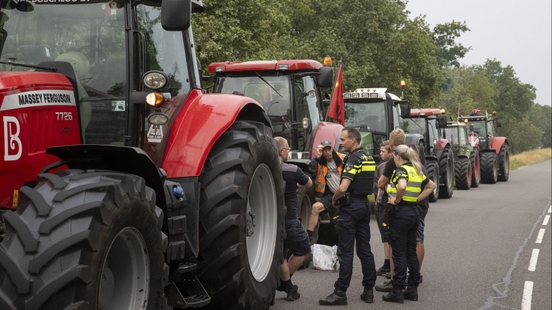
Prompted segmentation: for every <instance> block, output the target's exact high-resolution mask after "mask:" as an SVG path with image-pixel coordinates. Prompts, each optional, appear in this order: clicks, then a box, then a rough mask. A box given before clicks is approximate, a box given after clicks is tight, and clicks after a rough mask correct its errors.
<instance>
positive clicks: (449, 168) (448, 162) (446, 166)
mask: <svg viewBox="0 0 552 310" xmlns="http://www.w3.org/2000/svg"><path fill="white" fill-rule="evenodd" d="M439 172H440V176H439V178H440V181H441V182H442V185H440V186H439V185H437V186H438V187H439V198H450V197H452V193H453V191H454V158H453V154H452V151H451V149H450V146H447V147H445V149H444V150H443V153H442V154H441V157H440V158H439Z"/></svg>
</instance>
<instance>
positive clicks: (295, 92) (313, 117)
mask: <svg viewBox="0 0 552 310" xmlns="http://www.w3.org/2000/svg"><path fill="white" fill-rule="evenodd" d="M326 62H327V64H325V65H322V64H321V63H319V62H318V61H315V60H279V61H276V60H266V61H246V62H216V63H212V64H210V65H209V68H208V70H209V72H211V73H214V74H215V83H214V89H213V92H214V93H223V94H235V95H242V96H247V97H251V98H254V99H256V100H257V101H258V102H259V103H260V104H261V105H262V106H263V107H264V109H265V111H266V113H267V114H268V116H269V117H270V121H271V122H272V126H273V129H274V136H282V137H284V138H285V139H287V140H288V143H289V146H290V148H291V150H292V152H291V156H292V157H293V158H295V159H310V158H311V156H315V155H316V151H314V152H312V150H315V149H316V146H317V145H318V144H319V143H320V142H321V141H323V140H330V141H332V142H333V143H337V141H338V137H339V133H338V131H340V129H341V128H337V130H334V131H335V132H330V131H328V130H327V129H328V125H330V127H331V125H334V124H328V123H325V122H323V119H324V114H325V113H324V112H325V110H326V108H327V107H326V104H325V102H326V100H325V92H324V90H323V89H324V88H327V89H329V88H330V87H331V86H332V85H333V69H332V67H331V64H330V63H329V60H326ZM332 128H333V127H332ZM321 130H322V131H324V132H320V131H321Z"/></svg>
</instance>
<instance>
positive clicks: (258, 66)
mask: <svg viewBox="0 0 552 310" xmlns="http://www.w3.org/2000/svg"><path fill="white" fill-rule="evenodd" d="M208 70H209V72H210V73H214V74H215V76H214V86H213V92H214V93H223V94H234V95H237V96H248V97H251V98H254V99H256V100H257V101H258V102H259V103H260V104H261V105H262V106H263V107H264V108H265V110H266V113H267V114H268V117H269V118H270V121H271V123H272V126H273V130H274V136H281V137H284V138H285V139H286V140H287V141H288V143H289V146H290V148H291V150H290V158H289V160H288V162H289V163H293V164H296V165H297V166H299V167H301V169H302V170H303V171H305V172H307V173H308V172H309V168H308V164H309V162H310V160H311V159H312V158H315V157H316V156H317V147H318V145H319V144H320V143H321V142H322V141H324V140H329V141H331V142H332V145H333V146H334V148H335V149H336V150H338V149H339V136H340V134H341V131H342V130H343V126H341V125H340V124H336V123H330V122H325V121H324V115H325V110H326V109H327V102H326V100H324V99H325V96H324V89H325V88H326V89H329V88H330V87H332V85H333V83H334V81H333V69H332V66H331V59H330V58H328V57H327V58H325V59H324V64H321V63H320V62H318V61H315V60H307V59H303V60H262V61H245V62H215V63H211V64H210V65H209V67H208ZM313 189H314V188H313V187H311V188H310V189H309V190H307V191H306V192H304V193H302V194H301V195H300V198H299V201H300V203H299V207H298V213H299V217H300V218H301V219H302V222H303V225H304V226H305V227H306V225H307V223H308V222H309V219H310V216H311V209H312V204H313V203H314V190H313ZM323 216H326V214H323ZM330 216H332V217H333V214H331V215H330ZM326 218H328V217H327V216H326ZM323 224H329V223H327V221H323ZM319 228H321V229H318V230H317V231H315V235H314V237H313V241H314V242H316V241H317V233H318V232H320V234H321V235H322V236H328V238H329V239H332V240H334V241H333V242H332V241H330V240H320V242H323V243H325V244H329V245H333V244H335V243H336V242H337V237H336V235H335V229H334V227H333V225H328V226H325V225H321V226H320V227H319ZM323 230H324V232H322V231H323ZM322 236H321V237H322ZM332 243H333V244H332ZM309 263H310V259H306V260H305V263H304V266H307V265H308V264H309Z"/></svg>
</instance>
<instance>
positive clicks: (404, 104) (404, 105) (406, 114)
mask: <svg viewBox="0 0 552 310" xmlns="http://www.w3.org/2000/svg"><path fill="white" fill-rule="evenodd" d="M398 104H399V108H400V109H401V117H402V118H410V102H408V101H399V102H398Z"/></svg>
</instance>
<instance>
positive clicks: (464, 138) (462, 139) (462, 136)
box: [458, 126, 468, 145]
mask: <svg viewBox="0 0 552 310" xmlns="http://www.w3.org/2000/svg"><path fill="white" fill-rule="evenodd" d="M458 142H459V144H460V145H466V144H468V133H467V132H466V127H464V126H459V127H458Z"/></svg>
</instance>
